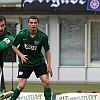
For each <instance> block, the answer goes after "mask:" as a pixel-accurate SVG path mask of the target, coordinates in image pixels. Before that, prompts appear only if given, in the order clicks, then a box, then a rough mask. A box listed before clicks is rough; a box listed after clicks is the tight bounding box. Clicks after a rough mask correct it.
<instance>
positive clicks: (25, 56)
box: [21, 55, 28, 64]
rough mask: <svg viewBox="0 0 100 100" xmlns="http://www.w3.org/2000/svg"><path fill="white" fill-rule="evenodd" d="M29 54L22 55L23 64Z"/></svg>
mask: <svg viewBox="0 0 100 100" xmlns="http://www.w3.org/2000/svg"><path fill="white" fill-rule="evenodd" d="M27 56H28V55H22V56H21V62H22V64H23V63H24V62H26V61H27V60H28V58H27Z"/></svg>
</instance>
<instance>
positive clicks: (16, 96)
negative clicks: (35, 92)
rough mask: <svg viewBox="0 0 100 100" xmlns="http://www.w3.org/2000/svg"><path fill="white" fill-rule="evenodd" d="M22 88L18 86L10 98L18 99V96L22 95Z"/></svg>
mask: <svg viewBox="0 0 100 100" xmlns="http://www.w3.org/2000/svg"><path fill="white" fill-rule="evenodd" d="M20 92H21V91H20V90H19V89H18V88H16V89H15V90H14V94H13V96H12V97H11V98H10V100H16V99H17V98H18V96H19V95H20Z"/></svg>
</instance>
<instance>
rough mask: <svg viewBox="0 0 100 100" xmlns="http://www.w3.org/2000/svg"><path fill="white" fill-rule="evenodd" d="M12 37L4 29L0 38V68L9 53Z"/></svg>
mask: <svg viewBox="0 0 100 100" xmlns="http://www.w3.org/2000/svg"><path fill="white" fill-rule="evenodd" d="M13 40H14V37H13V36H12V34H11V33H10V32H9V31H8V30H7V28H5V31H4V33H3V34H2V35H1V36H0V66H1V67H3V62H4V60H5V58H6V56H7V54H8V52H9V49H10V47H11V46H12V43H13Z"/></svg>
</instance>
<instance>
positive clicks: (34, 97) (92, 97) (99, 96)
mask: <svg viewBox="0 0 100 100" xmlns="http://www.w3.org/2000/svg"><path fill="white" fill-rule="evenodd" d="M51 98H52V100H100V93H61V94H53V93H52V97H51ZM8 100H9V99H8ZM17 100H45V98H44V93H42V92H22V93H21V94H20V96H19V97H18V99H17Z"/></svg>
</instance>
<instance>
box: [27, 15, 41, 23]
mask: <svg viewBox="0 0 100 100" xmlns="http://www.w3.org/2000/svg"><path fill="white" fill-rule="evenodd" d="M30 19H37V21H38V22H39V19H38V18H37V17H36V16H30V17H29V18H28V22H29V20H30Z"/></svg>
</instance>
